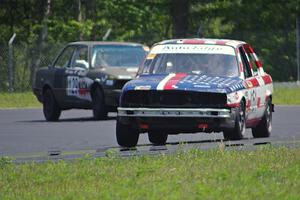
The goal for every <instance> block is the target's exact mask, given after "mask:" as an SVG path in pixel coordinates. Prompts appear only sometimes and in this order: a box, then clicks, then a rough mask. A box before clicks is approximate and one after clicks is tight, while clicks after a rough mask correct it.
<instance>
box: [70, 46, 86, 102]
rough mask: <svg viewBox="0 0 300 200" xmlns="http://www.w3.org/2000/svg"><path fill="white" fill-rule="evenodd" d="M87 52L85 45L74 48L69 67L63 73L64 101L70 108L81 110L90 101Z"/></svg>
mask: <svg viewBox="0 0 300 200" xmlns="http://www.w3.org/2000/svg"><path fill="white" fill-rule="evenodd" d="M88 52H89V49H88V46H87V45H78V46H76V48H75V50H74V53H73V56H72V59H71V61H70V67H69V68H68V69H67V70H66V72H65V77H64V79H65V80H64V83H65V88H66V95H67V98H66V100H67V103H68V104H69V105H71V106H72V107H76V108H81V106H83V107H84V104H85V103H86V102H90V101H91V96H90V91H89V89H88V88H89V86H90V84H91V83H92V80H91V79H89V78H88V77H87V76H86V75H87V73H88V71H89V69H90V64H89V59H88V55H89V53H88Z"/></svg>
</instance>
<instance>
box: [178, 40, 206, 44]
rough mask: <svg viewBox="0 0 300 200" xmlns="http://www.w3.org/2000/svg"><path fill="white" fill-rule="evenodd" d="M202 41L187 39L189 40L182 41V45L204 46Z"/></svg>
mask: <svg viewBox="0 0 300 200" xmlns="http://www.w3.org/2000/svg"><path fill="white" fill-rule="evenodd" d="M204 42H205V41H204V40H194V39H189V40H183V44H204Z"/></svg>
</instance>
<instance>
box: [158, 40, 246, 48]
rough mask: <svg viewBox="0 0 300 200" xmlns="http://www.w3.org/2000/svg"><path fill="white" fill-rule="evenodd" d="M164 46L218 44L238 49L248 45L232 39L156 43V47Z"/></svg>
mask: <svg viewBox="0 0 300 200" xmlns="http://www.w3.org/2000/svg"><path fill="white" fill-rule="evenodd" d="M163 44H217V45H225V46H232V47H234V48H236V47H238V46H239V45H241V44H246V43H245V42H243V41H239V40H230V39H211V38H187V39H171V40H164V41H161V42H159V43H156V44H155V45H163ZM155 45H154V46H155Z"/></svg>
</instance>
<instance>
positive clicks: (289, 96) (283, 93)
mask: <svg viewBox="0 0 300 200" xmlns="http://www.w3.org/2000/svg"><path fill="white" fill-rule="evenodd" d="M273 102H274V104H275V105H280V104H283V105H300V87H295V88H284V87H278V88H275V89H274V95H273Z"/></svg>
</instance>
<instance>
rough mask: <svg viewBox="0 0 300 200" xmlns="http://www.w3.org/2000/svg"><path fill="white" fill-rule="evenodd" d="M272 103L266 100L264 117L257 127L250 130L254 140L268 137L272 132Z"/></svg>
mask: <svg viewBox="0 0 300 200" xmlns="http://www.w3.org/2000/svg"><path fill="white" fill-rule="evenodd" d="M271 109H272V101H271V99H269V100H268V103H267V107H266V110H265V113H264V116H263V117H262V119H261V120H260V122H259V123H258V125H257V126H256V127H254V128H252V135H253V137H254V138H264V137H270V135H271V131H272V110H271Z"/></svg>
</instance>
